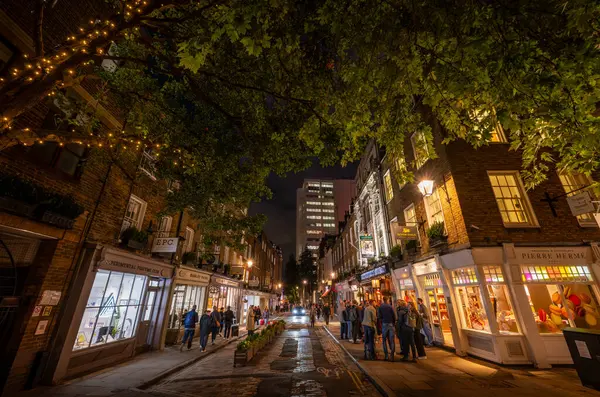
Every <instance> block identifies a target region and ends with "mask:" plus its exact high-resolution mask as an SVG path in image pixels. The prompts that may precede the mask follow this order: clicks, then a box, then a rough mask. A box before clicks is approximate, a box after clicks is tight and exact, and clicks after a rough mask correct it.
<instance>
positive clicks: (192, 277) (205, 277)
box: [177, 269, 210, 284]
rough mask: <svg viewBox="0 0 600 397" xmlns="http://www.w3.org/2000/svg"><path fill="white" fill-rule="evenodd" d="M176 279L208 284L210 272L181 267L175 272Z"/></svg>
mask: <svg viewBox="0 0 600 397" xmlns="http://www.w3.org/2000/svg"><path fill="white" fill-rule="evenodd" d="M177 281H193V282H196V283H201V284H208V283H209V282H210V274H206V273H200V272H195V271H193V270H184V269H181V270H179V271H178V272H177Z"/></svg>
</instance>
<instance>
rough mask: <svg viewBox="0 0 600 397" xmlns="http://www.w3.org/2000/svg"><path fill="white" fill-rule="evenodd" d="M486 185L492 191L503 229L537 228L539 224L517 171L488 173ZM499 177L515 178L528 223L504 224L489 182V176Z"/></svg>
mask: <svg viewBox="0 0 600 397" xmlns="http://www.w3.org/2000/svg"><path fill="white" fill-rule="evenodd" d="M487 174H488V183H489V186H490V188H491V189H492V195H493V196H494V200H495V201H496V208H498V214H499V215H500V219H501V220H502V224H503V225H504V227H505V228H528V227H533V228H537V227H539V223H538V219H537V217H536V216H535V213H534V212H533V206H532V205H531V201H530V200H529V195H528V194H527V191H526V190H525V186H524V185H523V181H522V180H521V175H520V173H519V171H515V170H506V171H504V170H503V171H488V172H487ZM492 175H494V176H499V175H512V176H513V177H514V178H515V181H516V183H517V188H518V189H519V194H520V195H521V197H520V198H521V200H522V202H523V204H524V205H525V208H524V210H525V213H526V215H527V216H528V217H529V222H527V223H524V222H523V223H515V222H508V223H507V222H504V218H502V213H501V211H500V207H499V206H498V199H497V198H496V194H495V193H494V189H493V186H492V181H491V180H490V178H489V177H490V176H492Z"/></svg>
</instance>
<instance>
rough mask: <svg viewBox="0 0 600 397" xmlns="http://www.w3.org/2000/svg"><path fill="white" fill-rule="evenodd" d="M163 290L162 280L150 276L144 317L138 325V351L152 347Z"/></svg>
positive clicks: (144, 350)
mask: <svg viewBox="0 0 600 397" xmlns="http://www.w3.org/2000/svg"><path fill="white" fill-rule="evenodd" d="M161 290H162V288H161V280H160V279H157V278H150V279H149V281H148V289H147V292H146V296H145V300H144V309H143V312H142V318H141V319H140V322H139V325H138V335H137V343H136V349H135V350H136V353H142V352H146V351H149V350H151V349H152V346H153V339H154V334H155V332H156V324H157V318H158V308H160V291H161Z"/></svg>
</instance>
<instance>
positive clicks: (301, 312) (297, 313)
mask: <svg viewBox="0 0 600 397" xmlns="http://www.w3.org/2000/svg"><path fill="white" fill-rule="evenodd" d="M292 314H293V315H294V316H303V315H305V314H306V309H304V308H303V307H302V306H296V307H295V308H293V309H292Z"/></svg>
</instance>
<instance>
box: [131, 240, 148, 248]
mask: <svg viewBox="0 0 600 397" xmlns="http://www.w3.org/2000/svg"><path fill="white" fill-rule="evenodd" d="M127 246H128V247H129V248H133V249H136V250H143V249H144V247H146V243H143V242H141V241H135V240H129V241H128V242H127Z"/></svg>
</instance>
